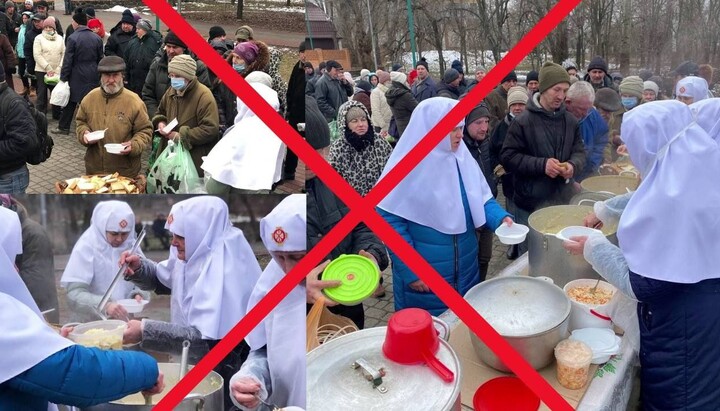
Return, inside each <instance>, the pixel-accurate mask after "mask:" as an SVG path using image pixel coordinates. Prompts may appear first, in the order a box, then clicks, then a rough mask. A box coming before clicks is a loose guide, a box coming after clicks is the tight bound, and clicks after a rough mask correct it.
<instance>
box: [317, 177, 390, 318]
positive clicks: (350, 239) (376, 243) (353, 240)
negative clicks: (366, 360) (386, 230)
mask: <svg viewBox="0 0 720 411" xmlns="http://www.w3.org/2000/svg"><path fill="white" fill-rule="evenodd" d="M305 190H306V191H307V247H308V250H310V249H312V248H313V247H315V245H316V244H317V243H319V242H320V240H322V239H323V237H324V236H325V235H326V234H327V233H329V232H330V230H332V229H333V227H335V226H336V225H337V223H339V222H340V220H342V219H343V217H345V216H346V215H347V214H348V213H349V212H350V210H349V209H348V208H347V206H346V205H345V204H343V202H342V201H340V199H339V198H337V197H336V196H335V194H334V193H333V192H332V191H331V190H330V189H329V188H328V187H327V186H326V185H325V183H323V182H322V180H320V179H319V178H311V179H310V180H308V181H306V182H305ZM360 250H365V251H367V252H368V253H370V254H372V255H373V256H374V257H375V260H377V262H378V266H379V268H380V271H383V270H385V269H386V268H387V266H388V263H389V259H388V254H387V250H386V249H385V246H384V245H383V243H382V241H380V239H378V237H377V236H376V235H375V234H374V233H373V232H372V231H370V229H369V228H367V226H366V225H365V223H362V222H361V223H359V224H358V225H357V226H355V228H354V229H353V230H352V232H350V234H348V235H347V236H346V237H345V238H343V239H342V241H340V243H339V244H338V245H337V246H335V248H333V250H332V251H331V252H330V255H328V256H327V257H326V258H325V259H335V258H337V257H340V256H341V255H342V254H357V253H358V252H359V251H360ZM330 311H331V312H334V313H336V314H340V315H344V316H346V317H348V318H350V319H351V320H353V321H355V324H357V326H358V327H359V328H363V326H364V321H365V316H364V314H363V306H362V304H358V305H354V306H345V305H338V306H336V307H330Z"/></svg>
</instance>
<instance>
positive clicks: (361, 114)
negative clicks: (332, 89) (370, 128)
mask: <svg viewBox="0 0 720 411" xmlns="http://www.w3.org/2000/svg"><path fill="white" fill-rule="evenodd" d="M356 118H367V114H365V110H363V109H361V108H360V107H358V106H352V107H350V109H349V110H348V111H347V113H346V114H345V124H349V123H350V122H351V121H353V120H355V119H356Z"/></svg>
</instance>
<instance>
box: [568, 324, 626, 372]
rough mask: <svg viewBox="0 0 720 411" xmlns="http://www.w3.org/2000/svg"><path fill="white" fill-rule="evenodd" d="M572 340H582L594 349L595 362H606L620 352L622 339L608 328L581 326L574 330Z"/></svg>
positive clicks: (593, 361)
mask: <svg viewBox="0 0 720 411" xmlns="http://www.w3.org/2000/svg"><path fill="white" fill-rule="evenodd" d="M570 339H571V340H578V341H582V342H584V343H585V344H587V345H588V346H589V347H590V348H591V349H592V351H593V359H592V363H593V364H603V363H606V362H607V361H608V360H609V359H610V357H611V356H613V355H615V354H617V353H619V352H620V342H621V339H620V337H618V336H617V335H615V333H614V332H613V330H610V329H607V328H581V329H577V330H575V331H573V332H572V335H571V336H570Z"/></svg>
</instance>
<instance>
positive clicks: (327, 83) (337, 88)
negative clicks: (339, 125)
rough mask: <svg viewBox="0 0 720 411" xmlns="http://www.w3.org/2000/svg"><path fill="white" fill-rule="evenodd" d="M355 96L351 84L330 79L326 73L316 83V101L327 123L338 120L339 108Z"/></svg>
mask: <svg viewBox="0 0 720 411" xmlns="http://www.w3.org/2000/svg"><path fill="white" fill-rule="evenodd" d="M353 94H355V89H353V86H351V85H350V83H346V82H344V81H340V80H338V79H334V78H332V77H330V74H328V73H325V74H323V75H322V77H320V78H319V79H318V80H317V81H316V82H315V100H317V103H318V107H320V111H322V113H323V115H324V116H325V120H327V122H328V123H329V122H331V121H333V120H336V119H337V118H336V117H337V112H338V108H340V106H341V105H343V104H344V103H346V102H347V101H348V98H349V97H352V95H353Z"/></svg>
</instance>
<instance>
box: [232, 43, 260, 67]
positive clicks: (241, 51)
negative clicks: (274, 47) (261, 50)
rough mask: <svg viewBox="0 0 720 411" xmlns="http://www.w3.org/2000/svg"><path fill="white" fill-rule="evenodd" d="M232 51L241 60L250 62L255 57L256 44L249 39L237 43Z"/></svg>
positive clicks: (256, 54) (256, 53) (256, 51)
mask: <svg viewBox="0 0 720 411" xmlns="http://www.w3.org/2000/svg"><path fill="white" fill-rule="evenodd" d="M233 53H235V54H237V55H238V56H240V57H241V58H242V59H243V60H245V63H246V64H251V63H252V62H254V61H255V60H256V59H257V56H258V46H257V45H256V44H255V43H253V42H250V41H246V42H243V43H238V44H237V45H236V46H235V49H233Z"/></svg>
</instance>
